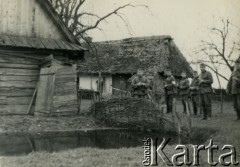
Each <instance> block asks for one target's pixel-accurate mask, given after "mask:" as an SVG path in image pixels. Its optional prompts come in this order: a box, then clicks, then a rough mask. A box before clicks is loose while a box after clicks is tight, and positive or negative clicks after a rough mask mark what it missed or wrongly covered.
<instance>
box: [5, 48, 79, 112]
mask: <svg viewBox="0 0 240 167" xmlns="http://www.w3.org/2000/svg"><path fill="white" fill-rule="evenodd" d="M48 55H49V54H40V53H34V52H32V53H30V52H27V53H26V52H23V51H18V52H17V51H15V52H13V51H7V50H0V115H6V114H7V115H9V114H10V115H11V114H27V111H28V107H29V105H30V103H31V99H32V97H33V94H34V91H35V88H36V87H37V83H38V81H39V74H40V64H41V62H42V60H43V58H44V57H46V56H48ZM55 58H57V59H59V60H64V59H66V58H65V57H64V56H61V55H56V56H55ZM46 86H49V85H46ZM77 110H78V106H77V85H76V68H74V67H71V66H63V67H62V68H61V69H60V70H59V71H57V73H56V74H55V85H54V96H53V107H52V111H54V112H56V113H55V114H57V115H67V114H68V115H71V114H73V113H74V114H77ZM34 111H35V101H34V103H33V106H32V107H31V112H34ZM66 112H68V113H67V114H66Z"/></svg>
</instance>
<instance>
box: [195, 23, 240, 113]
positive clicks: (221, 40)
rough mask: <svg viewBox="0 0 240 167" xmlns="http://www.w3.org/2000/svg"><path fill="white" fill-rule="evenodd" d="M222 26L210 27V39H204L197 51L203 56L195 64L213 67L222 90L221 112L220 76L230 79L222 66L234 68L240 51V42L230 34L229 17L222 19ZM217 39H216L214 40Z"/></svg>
mask: <svg viewBox="0 0 240 167" xmlns="http://www.w3.org/2000/svg"><path fill="white" fill-rule="evenodd" d="M221 25H222V26H221V27H220V28H219V27H216V26H213V27H212V28H211V29H210V34H211V36H209V39H208V40H202V41H201V46H200V49H199V50H197V51H195V53H196V54H197V55H198V56H200V57H201V58H200V59H199V60H197V61H195V62H192V63H193V64H196V63H202V62H203V63H205V64H206V65H207V67H208V68H209V69H211V70H212V71H213V72H214V73H215V75H216V77H217V81H218V85H219V89H220V90H221V112H223V92H222V85H221V82H220V78H222V79H224V80H226V81H228V77H227V76H224V74H222V73H221V72H220V69H221V68H222V67H227V69H229V70H230V71H233V70H234V62H235V60H236V59H237V58H238V56H236V53H239V49H238V46H239V44H238V43H237V42H235V41H234V40H233V39H232V38H231V36H230V26H231V23H230V21H229V19H226V20H224V19H222V20H221ZM213 39H215V40H213Z"/></svg>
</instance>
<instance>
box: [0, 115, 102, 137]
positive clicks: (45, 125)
mask: <svg viewBox="0 0 240 167" xmlns="http://www.w3.org/2000/svg"><path fill="white" fill-rule="evenodd" d="M0 122H1V123H0V133H11V132H46V131H77V130H82V129H97V128H105V127H106V126H104V125H103V124H100V123H98V124H96V123H95V122H94V119H93V118H92V117H84V116H77V117H76V116H75V117H36V116H1V117H0Z"/></svg>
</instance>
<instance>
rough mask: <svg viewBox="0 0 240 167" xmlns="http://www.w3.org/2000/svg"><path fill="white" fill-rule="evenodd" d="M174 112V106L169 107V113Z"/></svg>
mask: <svg viewBox="0 0 240 167" xmlns="http://www.w3.org/2000/svg"><path fill="white" fill-rule="evenodd" d="M172 110H173V106H172V105H169V113H172Z"/></svg>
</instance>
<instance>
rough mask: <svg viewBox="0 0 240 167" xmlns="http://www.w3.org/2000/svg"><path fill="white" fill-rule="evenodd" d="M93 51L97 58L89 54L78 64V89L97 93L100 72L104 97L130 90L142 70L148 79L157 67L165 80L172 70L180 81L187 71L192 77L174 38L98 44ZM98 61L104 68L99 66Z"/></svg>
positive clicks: (159, 37)
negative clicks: (142, 69)
mask: <svg viewBox="0 0 240 167" xmlns="http://www.w3.org/2000/svg"><path fill="white" fill-rule="evenodd" d="M94 48H96V50H97V53H98V54H97V55H96V54H93V53H91V52H88V53H86V61H85V62H84V63H81V64H79V68H78V77H79V87H80V88H82V89H90V88H92V89H94V90H95V89H96V88H97V86H96V85H97V82H96V80H99V77H98V72H99V71H100V72H101V73H102V82H103V86H102V87H103V89H102V91H103V95H104V94H108V95H109V94H111V95H112V94H113V95H114V94H118V93H119V92H121V91H119V90H130V83H129V82H128V80H129V78H131V77H132V76H133V75H134V74H135V73H136V72H137V69H138V68H140V67H141V68H144V69H145V70H146V71H148V72H149V74H147V75H148V76H151V69H152V68H153V67H157V69H158V72H159V73H161V74H162V77H163V79H164V71H165V70H166V69H167V68H170V69H171V70H172V73H173V75H174V76H175V77H177V78H179V77H180V76H181V72H182V71H186V72H187V74H188V76H191V74H192V68H191V67H190V65H189V63H188V62H187V60H186V59H185V57H184V56H183V54H182V53H181V52H180V50H179V49H178V47H177V46H176V45H175V43H174V41H173V38H172V37H171V36H150V37H137V38H128V39H123V40H116V41H107V42H96V43H94ZM99 61H100V64H101V66H99V63H98V62H99ZM95 91H97V89H96V90H95Z"/></svg>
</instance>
